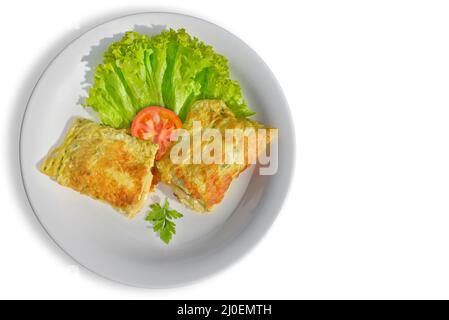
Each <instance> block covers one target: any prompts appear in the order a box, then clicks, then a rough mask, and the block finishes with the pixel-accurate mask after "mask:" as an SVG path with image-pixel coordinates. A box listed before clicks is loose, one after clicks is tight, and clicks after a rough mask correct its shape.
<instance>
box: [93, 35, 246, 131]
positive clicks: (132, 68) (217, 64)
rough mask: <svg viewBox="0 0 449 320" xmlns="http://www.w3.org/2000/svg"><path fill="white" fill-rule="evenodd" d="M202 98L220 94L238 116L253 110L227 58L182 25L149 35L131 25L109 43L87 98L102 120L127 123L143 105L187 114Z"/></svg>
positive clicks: (117, 125) (182, 116) (181, 115)
mask: <svg viewBox="0 0 449 320" xmlns="http://www.w3.org/2000/svg"><path fill="white" fill-rule="evenodd" d="M200 99H222V100H223V101H224V102H225V103H226V104H227V105H228V107H229V108H230V110H231V111H232V112H233V113H234V114H235V115H236V116H237V117H247V116H250V115H253V114H254V112H252V111H250V110H249V109H248V107H247V105H246V103H245V101H244V99H243V96H242V93H241V89H240V85H239V84H238V83H237V82H236V81H234V80H231V79H230V76H229V66H228V61H227V59H226V58H225V57H223V56H222V55H220V54H218V53H216V52H215V51H214V49H213V48H212V47H211V46H209V45H206V44H204V43H203V42H201V41H199V40H198V39H197V38H196V37H191V36H190V35H189V34H188V33H187V32H186V31H185V30H184V29H179V30H177V31H175V30H172V29H170V30H164V31H162V33H160V34H158V35H155V36H152V37H148V36H147V35H143V34H139V33H137V32H134V31H130V32H127V33H125V35H124V36H123V38H122V39H121V40H120V41H118V42H114V43H113V44H111V45H110V46H109V48H108V49H107V51H106V52H105V54H104V61H103V63H102V64H100V65H99V66H98V67H97V69H96V70H95V74H94V81H93V86H92V87H91V88H90V90H89V95H88V97H87V99H86V101H85V104H84V105H85V106H86V107H87V106H88V107H92V108H93V109H94V110H95V111H96V112H97V113H98V116H99V118H100V121H101V122H102V123H103V124H106V125H108V126H111V127H114V128H129V127H130V126H131V123H132V121H133V119H134V117H135V115H136V114H137V113H138V112H139V111H140V110H141V109H142V108H144V107H146V106H151V105H156V106H161V107H165V108H167V109H170V110H172V111H173V112H174V113H176V114H177V115H178V116H179V118H180V119H181V120H185V118H186V116H187V114H188V113H189V111H190V108H191V106H192V104H193V103H194V102H195V101H197V100H200Z"/></svg>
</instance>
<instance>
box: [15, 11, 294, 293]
mask: <svg viewBox="0 0 449 320" xmlns="http://www.w3.org/2000/svg"><path fill="white" fill-rule="evenodd" d="M165 28H174V29H178V28H185V29H186V30H187V32H188V33H190V34H191V35H193V36H196V37H198V38H199V39H200V40H202V41H204V42H205V43H207V44H210V45H212V46H213V47H214V48H215V50H216V51H217V52H219V53H221V54H223V55H224V56H225V57H227V58H228V60H229V63H230V67H231V77H232V78H234V79H236V80H238V81H239V82H240V84H241V86H242V90H243V93H244V96H245V99H246V100H247V103H248V105H249V107H250V108H251V109H252V110H254V111H256V112H257V115H256V116H255V117H254V118H255V119H256V120H258V121H260V122H262V123H264V124H266V125H269V126H270V127H276V128H279V144H278V148H279V153H278V154H279V157H278V171H277V173H276V174H274V175H271V176H262V175H260V174H259V171H258V170H257V168H250V169H248V170H246V171H245V172H244V173H243V174H241V175H240V177H239V178H238V179H236V180H235V181H234V182H233V183H232V185H231V187H230V189H229V191H228V192H227V194H226V197H225V199H224V200H223V202H222V203H221V204H220V205H218V206H217V207H216V208H215V209H214V211H213V213H212V214H209V215H201V214H197V213H194V212H193V211H190V210H189V209H187V208H186V207H184V206H182V205H181V204H180V203H178V202H177V201H176V200H175V199H174V198H173V197H172V196H171V193H170V190H169V189H168V188H164V187H163V186H162V185H161V186H159V187H158V190H157V191H156V192H155V193H153V194H151V195H150V196H149V199H148V204H150V203H151V202H154V201H158V200H161V201H162V200H163V199H164V198H165V196H166V195H168V196H169V197H170V206H171V207H173V208H175V209H177V210H178V211H180V212H182V213H184V218H182V219H180V220H177V221H176V222H177V223H176V226H177V234H176V235H175V236H174V238H173V240H172V242H171V243H170V244H169V245H165V244H164V243H163V242H162V241H161V240H160V239H159V238H158V237H157V235H156V234H155V233H154V232H153V231H152V230H151V228H150V225H149V224H148V222H145V221H144V217H145V214H144V211H145V210H142V212H141V213H140V214H139V215H138V216H137V217H136V218H134V219H133V220H129V219H127V218H126V217H124V216H123V215H121V214H119V213H117V212H116V211H115V210H114V209H112V208H111V207H109V206H108V205H106V204H103V203H101V202H99V201H95V200H92V199H91V198H89V197H86V196H83V195H80V194H79V193H77V192H75V191H73V190H71V189H69V188H65V187H62V186H60V185H58V184H57V183H56V182H54V181H52V180H51V179H49V178H48V177H47V176H45V175H43V174H42V173H40V171H39V170H38V166H39V164H40V163H41V162H42V160H43V158H44V157H45V156H46V154H47V152H48V151H49V150H50V149H51V148H52V147H54V146H55V145H56V144H58V143H60V142H61V139H62V137H63V136H64V134H65V132H66V130H67V127H68V126H69V124H70V123H71V121H72V120H73V117H74V116H82V117H86V118H91V119H95V116H94V115H93V114H91V113H89V112H88V111H87V110H86V109H84V108H83V107H82V106H81V105H80V103H81V102H82V101H83V98H84V97H85V96H86V95H87V88H88V87H89V85H90V84H91V81H92V76H93V70H94V68H95V66H96V65H98V64H99V63H101V61H102V54H103V52H104V51H105V50H106V48H107V47H108V45H109V44H111V43H112V42H114V41H117V40H119V39H120V38H121V36H122V35H123V34H124V32H126V31H128V30H136V31H138V32H141V33H146V34H148V35H152V34H156V33H160V32H161V31H162V30H163V29H165ZM294 146H295V141H294V134H293V125H292V119H291V115H290V112H289V109H288V106H287V102H286V100H285V97H284V95H283V93H282V91H281V89H280V87H279V84H278V83H277V81H276V79H275V78H274V76H273V74H272V73H271V71H270V70H269V69H268V67H267V66H266V65H265V63H264V62H263V61H262V60H261V58H260V57H259V56H258V55H257V54H256V53H255V52H254V51H253V50H252V49H250V48H249V47H248V46H247V45H246V44H245V43H244V42H242V41H241V40H240V39H238V38H237V37H235V36H234V35H232V34H231V33H229V32H227V31H226V30H224V29H222V28H220V27H218V26H216V25H214V24H211V23H209V22H206V21H204V20H201V19H198V18H194V17H190V16H185V15H180V14H173V13H141V14H135V15H131V16H126V17H122V18H119V19H116V20H113V21H110V22H107V23H104V24H102V25H100V26H97V27H95V28H94V29H92V30H90V31H88V32H86V33H85V34H83V35H82V36H80V37H79V38H77V39H76V40H74V41H73V42H71V43H70V44H69V45H68V46H67V47H66V48H65V49H64V50H63V51H62V52H61V53H60V54H59V55H58V56H57V57H56V58H55V59H54V60H53V61H52V62H51V64H50V65H49V66H48V68H47V69H46V70H45V72H44V73H43V75H42V76H41V78H40V80H39V81H38V83H37V85H36V87H35V89H34V91H33V93H32V95H31V98H30V100H29V103H28V106H27V109H26V111H25V114H24V118H23V123H22V130H21V137H20V162H21V169H22V176H23V182H24V186H25V190H26V192H27V195H28V198H29V201H30V204H31V206H32V208H33V210H34V212H35V213H36V216H37V217H38V219H39V221H40V222H41V223H42V225H43V227H44V228H45V229H46V230H47V232H48V233H49V234H50V236H51V237H52V238H53V239H54V241H55V242H56V243H57V244H58V245H59V246H60V247H61V248H62V249H63V250H64V251H65V252H66V253H67V254H69V255H70V256H71V257H73V259H75V260H76V261H77V262H79V263H80V264H81V265H83V266H84V267H86V268H88V269H89V270H91V271H93V272H95V273H97V274H99V275H101V276H103V277H106V278H108V279H112V280H115V281H118V282H121V283H125V284H129V285H134V286H139V287H171V286H178V285H181V284H185V283H188V282H191V281H194V280H196V279H199V278H202V277H205V276H207V275H210V274H212V273H214V272H217V271H218V270H220V269H222V268H224V267H225V266H228V265H230V264H231V263H233V262H235V261H236V260H237V259H238V258H240V257H241V256H242V255H244V254H245V253H247V252H248V251H249V250H250V249H251V247H253V246H254V245H255V244H256V242H258V241H259V240H260V239H261V237H262V236H263V235H264V234H265V233H266V231H267V230H268V228H269V227H270V225H271V224H272V222H273V221H274V219H275V218H276V216H277V214H278V212H279V210H280V208H281V205H282V202H283V200H284V198H285V196H286V193H287V191H288V188H289V185H290V180H291V178H292V170H293V165H294Z"/></svg>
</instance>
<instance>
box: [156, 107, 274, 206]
mask: <svg viewBox="0 0 449 320" xmlns="http://www.w3.org/2000/svg"><path fill="white" fill-rule="evenodd" d="M195 122H196V123H197V124H198V122H200V123H201V127H202V128H203V129H204V128H214V129H218V130H219V131H220V132H221V133H222V134H223V135H222V136H223V141H222V145H223V150H224V148H225V145H226V143H227V142H226V141H225V139H224V131H225V130H226V129H242V130H244V129H247V128H253V129H255V130H256V131H257V129H263V128H264V127H263V126H262V125H261V124H259V123H257V122H254V121H251V120H249V119H245V118H237V117H236V116H235V115H234V113H233V112H232V111H231V110H230V109H229V108H228V107H227V106H226V104H225V103H224V102H223V101H221V100H200V101H197V102H196V103H195V104H194V105H193V106H192V109H191V111H190V113H189V114H188V116H187V119H186V120H185V122H184V124H183V126H182V128H183V129H185V130H187V131H188V132H189V133H192V131H193V130H194V123H195ZM267 131H268V132H270V131H269V130H267ZM271 138H272V137H270V136H269V134H268V136H267V138H266V143H265V145H263V149H264V150H265V149H266V145H267V143H269V142H270V140H271ZM206 145H207V144H206ZM174 147H175V145H173V146H172V148H174ZM193 148H194V147H193ZM202 148H204V146H202ZM261 151H262V150H261V148H258V151H257V152H258V153H259V152H261ZM237 152H242V150H237ZM243 152H245V151H243ZM170 153H171V152H170V150H169V151H168V152H167V153H166V154H165V155H164V156H163V157H162V159H161V160H159V161H157V162H156V167H157V169H158V170H157V171H158V178H159V179H160V180H161V181H162V182H164V183H166V184H167V185H169V186H170V187H171V188H172V190H173V192H174V194H175V195H176V197H177V198H178V199H179V200H180V201H181V202H182V203H183V204H185V205H186V206H188V207H190V208H192V209H193V210H195V211H198V212H205V211H211V210H212V208H213V207H214V206H215V205H216V204H218V203H220V202H221V201H222V200H223V198H224V195H225V193H226V191H227V190H228V188H229V186H230V184H231V183H232V181H233V180H234V179H235V178H237V177H238V176H239V174H240V173H241V172H243V171H244V170H245V169H246V168H248V167H249V166H250V163H249V161H248V155H247V153H246V152H245V154H244V161H243V162H242V163H240V164H239V163H234V164H226V163H221V164H220V163H211V164H204V163H201V164H194V163H192V162H190V163H188V164H176V163H173V161H172V159H171V158H170Z"/></svg>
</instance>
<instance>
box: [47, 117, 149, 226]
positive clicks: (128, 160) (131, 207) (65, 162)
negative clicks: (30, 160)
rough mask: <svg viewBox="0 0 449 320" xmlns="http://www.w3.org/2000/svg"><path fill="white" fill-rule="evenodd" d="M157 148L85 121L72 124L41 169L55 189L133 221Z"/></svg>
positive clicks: (123, 132) (79, 119)
mask: <svg viewBox="0 0 449 320" xmlns="http://www.w3.org/2000/svg"><path fill="white" fill-rule="evenodd" d="M157 149H158V146H157V145H155V144H153V143H151V142H149V141H143V140H139V139H137V138H135V137H132V136H131V135H129V133H128V132H127V131H126V130H125V129H122V130H117V129H114V128H110V127H106V126H103V125H100V124H97V123H95V122H93V121H90V120H87V119H81V118H77V119H75V120H74V121H73V123H72V126H71V127H70V129H69V131H68V133H67V135H66V137H65V139H64V142H63V143H62V144H61V145H60V146H58V147H56V148H55V149H53V150H52V151H51V152H50V153H49V154H48V156H47V158H46V159H45V160H44V162H43V164H42V165H41V167H40V170H41V171H42V172H43V173H44V174H46V175H48V176H49V177H50V178H52V179H54V180H56V181H57V182H58V183H59V184H61V185H63V186H66V187H69V188H72V189H74V190H76V191H78V192H80V193H82V194H85V195H88V196H90V197H92V198H94V199H98V200H101V201H103V202H106V203H108V204H110V205H111V206H112V207H114V208H116V209H117V210H119V211H120V212H123V213H125V214H126V215H127V216H128V217H130V218H132V217H133V216H134V215H136V214H137V213H138V212H139V210H140V209H141V208H142V207H143V205H144V204H145V200H146V198H147V195H148V192H149V188H150V185H151V181H152V179H153V175H152V172H151V168H152V167H153V164H154V157H155V155H156V152H157Z"/></svg>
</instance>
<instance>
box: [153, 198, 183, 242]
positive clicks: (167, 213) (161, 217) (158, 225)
mask: <svg viewBox="0 0 449 320" xmlns="http://www.w3.org/2000/svg"><path fill="white" fill-rule="evenodd" d="M150 208H151V211H150V212H149V213H148V215H147V217H146V218H145V220H146V221H150V222H152V223H153V230H154V232H156V233H159V237H160V238H161V240H162V241H164V242H165V243H166V244H168V243H169V242H170V240H171V238H172V237H173V235H174V234H176V230H175V223H174V222H173V221H172V220H175V219H179V218H182V217H183V215H182V214H181V213H179V212H178V211H176V210H170V209H169V208H168V198H165V202H164V206H163V207H161V205H160V204H159V203H153V204H152V205H151V206H150Z"/></svg>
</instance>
